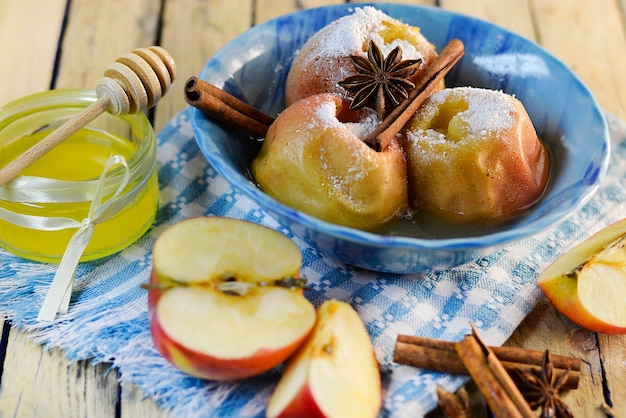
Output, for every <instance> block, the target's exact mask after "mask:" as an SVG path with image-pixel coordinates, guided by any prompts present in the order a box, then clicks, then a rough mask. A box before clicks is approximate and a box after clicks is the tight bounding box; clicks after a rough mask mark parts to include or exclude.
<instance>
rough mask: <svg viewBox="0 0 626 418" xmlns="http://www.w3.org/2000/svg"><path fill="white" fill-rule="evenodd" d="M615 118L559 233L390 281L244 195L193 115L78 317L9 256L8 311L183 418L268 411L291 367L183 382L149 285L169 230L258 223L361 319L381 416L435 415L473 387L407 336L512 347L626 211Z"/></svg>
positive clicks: (621, 143) (0, 296)
mask: <svg viewBox="0 0 626 418" xmlns="http://www.w3.org/2000/svg"><path fill="white" fill-rule="evenodd" d="M608 118H609V124H610V127H611V133H612V146H613V152H612V161H611V165H610V168H609V172H608V174H607V176H606V177H605V179H604V181H603V183H602V185H601V188H600V190H599V191H598V193H597V194H596V195H595V196H594V198H593V199H592V200H591V201H590V202H589V203H588V204H586V205H585V206H584V207H583V208H582V209H581V210H579V211H578V212H577V213H576V214H574V215H573V216H571V217H570V218H568V219H567V220H566V221H564V222H562V223H561V224H560V225H559V226H558V227H556V228H553V229H551V230H549V231H546V232H543V233H541V234H540V235H538V236H535V237H533V238H530V239H526V240H524V241H522V242H517V243H515V244H512V245H510V246H508V247H507V248H506V249H504V250H501V251H497V252H494V253H492V254H490V255H488V256H486V257H484V258H481V259H478V260H475V261H473V262H470V263H467V264H464V265H461V266H458V267H456V268H452V269H449V270H441V271H434V272H431V273H428V274H423V275H390V274H379V273H374V272H370V271H363V270H359V269H354V268H352V267H350V266H346V265H344V264H342V263H340V262H338V261H337V260H335V259H333V258H331V257H328V256H327V255H324V254H322V253H321V252H320V250H319V249H317V248H313V247H310V246H307V245H306V244H305V243H304V242H303V241H302V240H300V239H298V238H297V237H294V236H293V234H292V233H291V231H290V230H289V229H288V228H287V227H286V226H285V225H282V224H281V223H279V222H277V221H276V220H275V219H273V218H272V217H270V216H268V215H267V214H266V213H265V212H264V211H263V210H262V209H261V208H259V207H258V206H257V205H256V204H255V203H254V202H252V201H250V200H249V199H247V198H246V197H244V196H242V195H241V194H240V193H238V192H237V191H236V190H234V189H233V188H232V187H231V186H230V185H229V184H227V183H226V181H225V180H224V179H223V178H222V177H221V176H219V175H218V174H217V173H216V172H215V171H214V170H213V168H212V167H211V166H209V165H208V163H207V162H206V160H205V158H204V156H203V155H202V154H201V153H200V151H199V148H198V147H197V145H196V143H195V140H194V138H193V133H192V130H191V125H190V121H189V118H188V113H187V112H186V111H183V112H181V113H180V114H179V115H178V116H177V117H176V118H175V119H174V120H172V122H171V123H170V124H169V125H168V126H167V127H166V128H165V129H164V130H163V131H162V132H161V133H160V134H159V136H158V139H159V151H158V163H159V177H160V182H161V207H160V209H159V211H158V214H157V220H156V223H155V226H154V227H153V228H152V229H151V230H150V232H148V233H147V234H146V235H145V236H144V237H143V238H141V239H140V240H139V241H138V242H137V243H135V244H134V245H132V246H130V247H129V248H127V249H126V250H124V251H122V252H121V253H119V254H117V255H114V256H110V257H107V258H105V259H102V260H98V261H94V262H89V263H83V264H81V265H80V266H79V270H78V273H77V278H76V284H75V288H74V292H73V294H72V303H71V305H70V311H69V313H67V314H65V315H62V316H60V317H59V318H58V319H57V321H56V322H55V323H53V324H49V325H46V326H44V327H40V325H38V324H37V321H36V317H37V313H38V310H39V306H40V304H41V301H42V299H43V296H44V294H45V292H46V290H47V288H48V286H49V284H50V281H51V280H52V277H53V275H54V269H55V266H52V265H45V264H38V263H31V262H28V261H25V260H22V259H18V258H16V257H13V256H12V255H10V254H7V253H6V252H2V251H0V303H1V305H0V306H1V308H0V311H1V312H4V313H5V314H7V315H8V316H9V318H11V319H12V321H13V324H14V325H15V326H17V327H20V328H22V329H25V330H32V331H33V336H34V337H33V338H34V339H35V340H36V341H38V342H40V343H42V344H44V345H45V346H46V347H58V348H60V349H62V350H65V352H66V353H67V357H68V358H69V359H71V360H83V359H92V361H93V363H101V362H112V363H113V367H116V368H118V369H119V371H120V372H121V377H122V382H123V383H124V384H127V383H133V384H135V385H137V386H138V387H139V388H141V389H142V390H143V391H144V392H145V393H146V394H147V395H148V396H151V397H153V398H154V399H155V400H156V402H157V404H158V405H160V406H162V407H163V408H172V409H173V410H174V412H175V414H174V416H194V417H204V416H206V417H221V416H239V417H244V416H263V414H264V409H265V404H266V402H267V398H268V396H269V395H270V393H271V391H272V389H273V387H274V385H275V384H276V382H277V380H278V377H279V375H280V370H274V371H272V372H269V373H267V374H265V375H262V376H259V377H255V378H251V379H248V380H246V381H243V382H234V383H216V382H210V381H203V380H199V379H196V378H192V377H189V376H186V375H184V374H183V373H182V372H179V371H178V370H176V369H175V368H174V367H172V366H170V365H169V364H168V363H167V362H166V361H165V360H164V359H163V358H162V357H161V356H160V355H159V354H158V353H157V351H156V350H155V348H154V346H153V344H152V340H151V338H150V334H149V330H148V317H147V300H146V292H145V291H144V290H142V289H141V288H140V285H141V284H142V283H146V282H148V277H149V272H150V267H151V261H150V255H151V254H150V251H151V246H152V244H153V242H154V240H155V237H156V236H157V235H158V234H159V233H160V232H161V231H162V230H163V229H164V228H165V227H167V226H168V225H171V224H173V223H175V222H177V221H180V220H182V219H185V218H189V217H192V216H197V215H202V214H212V215H219V216H227V217H233V218H241V219H246V220H250V221H254V222H257V223H260V224H264V225H267V226H269V227H271V228H274V229H277V230H279V231H281V232H282V233H284V234H286V235H287V236H289V237H291V238H292V239H294V241H295V242H296V243H297V244H298V245H299V246H300V248H301V250H302V252H303V255H304V268H303V274H304V276H305V277H306V278H307V279H308V285H309V286H310V288H311V290H310V291H309V292H308V293H307V296H308V297H309V298H310V300H311V301H312V302H313V303H314V304H316V305H319V304H320V303H321V302H322V301H324V300H326V299H329V298H336V299H341V300H345V301H348V302H350V303H351V304H352V306H353V307H354V308H355V309H356V310H357V311H358V312H359V314H360V315H361V318H362V319H363V321H364V323H365V324H366V326H367V329H368V330H369V332H370V335H371V337H372V341H373V344H374V346H375V349H376V355H377V357H378V361H379V363H380V366H381V370H382V375H383V383H384V389H385V401H384V407H383V411H382V412H381V415H382V416H402V417H411V416H414V417H419V416H422V415H424V414H426V413H427V412H428V411H429V410H431V409H433V408H434V406H435V404H436V395H435V388H436V384H440V385H442V386H444V387H446V388H447V389H449V390H454V389H456V388H458V387H459V386H460V385H461V384H462V383H463V382H464V381H465V380H464V378H460V377H454V376H448V375H442V374H437V373H430V372H427V371H423V370H418V369H416V368H412V367H409V366H403V365H399V364H395V363H394V362H393V361H392V356H393V349H394V345H395V341H396V337H397V335H398V334H409V335H410V334H416V335H421V336H426V337H434V338H441V339H447V340H455V341H456V340H460V339H461V338H462V337H463V336H464V335H465V334H466V333H467V332H468V328H469V323H470V321H471V322H473V323H474V324H475V325H476V326H477V327H478V328H479V329H480V331H481V335H482V336H483V338H484V339H485V340H486V341H487V343H489V344H491V345H499V344H501V343H503V342H504V341H505V340H506V339H507V338H508V337H509V336H510V335H511V334H512V333H513V331H514V330H515V328H516V327H517V326H518V324H519V323H520V322H521V321H522V319H523V318H524V317H525V316H526V315H527V314H528V313H529V312H530V311H531V310H532V309H533V307H534V306H535V304H536V302H537V301H538V299H539V298H540V297H541V293H540V291H539V290H538V288H537V286H536V278H537V275H538V274H539V273H540V272H541V271H542V270H543V269H544V268H545V267H546V266H547V265H548V264H549V263H550V262H551V261H552V260H554V259H555V258H556V257H557V256H558V255H559V254H561V253H562V252H563V251H565V250H566V249H568V248H570V247H572V246H573V245H574V244H576V243H578V242H580V241H581V240H583V239H584V238H586V237H587V236H589V235H590V234H591V233H593V232H595V231H597V230H599V229H600V228H602V227H603V226H605V225H607V224H609V223H611V222H613V221H615V220H617V219H620V218H622V217H624V216H625V215H626V211H625V210H624V204H622V203H621V202H623V201H624V200H626V199H625V197H626V196H625V194H626V187H625V182H626V180H625V178H626V176H625V174H626V126H625V125H623V124H622V123H620V122H619V121H617V120H616V119H615V118H613V117H611V116H610V115H609V116H608Z"/></svg>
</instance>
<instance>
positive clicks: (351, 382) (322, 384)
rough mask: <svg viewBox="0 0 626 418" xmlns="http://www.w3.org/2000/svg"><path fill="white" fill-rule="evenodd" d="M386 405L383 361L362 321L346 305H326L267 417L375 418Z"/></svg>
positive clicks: (271, 402)
mask: <svg viewBox="0 0 626 418" xmlns="http://www.w3.org/2000/svg"><path fill="white" fill-rule="evenodd" d="M381 402H382V389H381V380H380V372H379V370H378V363H377V361H376V356H375V355H374V349H373V347H372V343H371V341H370V337H369V334H368V333H367V330H366V329H365V327H364V325H363V322H362V321H361V318H360V317H359V315H358V314H357V312H356V311H355V310H354V309H353V308H352V307H351V306H350V305H349V304H348V303H346V302H342V301H338V300H329V301H326V302H324V303H323V304H322V305H321V306H320V307H319V309H318V312H317V322H316V324H315V328H314V329H313V332H312V333H311V334H310V336H309V338H308V339H307V341H306V342H305V343H304V345H303V346H302V347H300V349H299V350H298V352H297V354H296V355H295V356H294V357H293V358H292V359H290V360H289V363H288V364H287V369H286V370H285V373H284V374H283V376H282V378H281V379H280V381H279V383H278V386H277V387H276V389H275V391H274V393H273V394H272V396H271V397H270V400H269V403H268V407H267V416H268V417H280V418H291V417H293V418H306V417H311V418H313V417H315V418H324V417H343V418H350V417H358V418H367V417H371V418H374V417H377V416H378V411H379V409H380V406H381Z"/></svg>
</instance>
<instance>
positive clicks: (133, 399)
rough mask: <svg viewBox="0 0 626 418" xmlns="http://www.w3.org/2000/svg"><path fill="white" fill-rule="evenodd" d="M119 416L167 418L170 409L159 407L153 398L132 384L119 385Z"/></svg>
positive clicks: (126, 417) (129, 417) (128, 417)
mask: <svg viewBox="0 0 626 418" xmlns="http://www.w3.org/2000/svg"><path fill="white" fill-rule="evenodd" d="M120 417H122V418H134V417H150V418H169V417H172V418H173V415H172V414H171V413H170V411H168V410H165V409H162V408H159V407H158V406H157V405H156V403H155V402H154V399H153V398H149V397H146V395H145V394H144V392H143V391H142V390H141V389H139V388H137V387H136V386H135V385H133V384H122V385H121V396H120Z"/></svg>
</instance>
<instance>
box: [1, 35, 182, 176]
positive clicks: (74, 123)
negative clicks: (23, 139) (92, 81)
mask: <svg viewBox="0 0 626 418" xmlns="http://www.w3.org/2000/svg"><path fill="white" fill-rule="evenodd" d="M175 76H176V63H175V62H174V60H173V59H172V57H171V56H170V54H169V53H168V52H167V51H166V50H165V49H163V48H161V47H159V46H151V47H149V48H138V49H135V50H133V51H132V52H129V53H127V54H124V55H122V56H121V57H119V58H118V59H117V60H116V61H115V62H114V63H113V64H111V65H110V66H109V67H108V68H107V69H106V70H105V72H104V76H103V77H102V79H101V80H100V83H99V84H98V86H97V88H96V94H97V96H98V100H96V101H95V102H94V103H92V104H91V105H89V106H88V107H87V108H85V110H83V111H82V112H81V113H79V114H78V115H76V117H74V118H73V119H71V120H69V121H67V122H65V123H64V124H63V125H61V126H60V127H58V128H57V129H56V130H54V131H53V132H52V133H51V134H50V135H48V136H46V137H45V138H44V139H42V140H41V141H39V142H38V143H37V144H35V145H33V146H32V147H31V148H29V149H28V150H26V151H25V152H24V153H23V154H21V155H19V156H18V157H17V158H15V159H14V160H13V161H11V162H10V163H9V164H7V165H6V166H4V167H3V168H2V169H0V186H2V185H3V184H5V183H7V182H8V181H10V180H12V179H13V178H15V177H16V176H17V175H18V174H19V173H20V172H21V171H22V170H24V169H25V168H26V167H28V166H29V165H31V164H32V163H34V162H35V161H37V160H38V159H39V158H41V157H42V156H43V155H44V154H46V153H47V152H48V151H50V150H51V149H52V148H54V147H56V146H57V145H59V144H60V143H61V142H63V140H65V139H66V138H67V137H69V136H70V135H72V134H73V133H75V132H76V131H78V130H79V129H81V128H83V127H84V126H85V125H87V124H88V123H89V122H91V121H92V120H94V119H95V118H96V117H98V116H99V115H101V114H102V113H104V112H105V111H107V110H108V111H109V112H110V113H112V114H113V115H122V114H132V113H137V112H140V111H143V110H145V109H149V108H150V107H152V106H154V105H155V104H156V102H158V101H159V99H160V98H161V97H162V96H163V95H164V94H165V93H166V92H167V90H168V89H169V87H170V86H171V85H172V82H173V81H174V77H175Z"/></svg>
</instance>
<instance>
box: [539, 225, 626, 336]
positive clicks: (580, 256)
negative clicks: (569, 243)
mask: <svg viewBox="0 0 626 418" xmlns="http://www.w3.org/2000/svg"><path fill="white" fill-rule="evenodd" d="M538 284H539V287H540V288H541V290H542V291H543V293H544V294H545V295H546V296H547V297H548V299H550V301H551V302H552V304H553V305H554V307H555V308H556V309H557V310H558V311H560V312H561V313H563V314H564V315H565V316H567V317H568V318H569V319H571V320H572V321H573V322H575V323H577V324H578V325H580V326H582V327H585V328H587V329H589V330H592V331H596V332H602V333H606V334H626V219H624V220H621V221H619V222H617V223H614V224H612V225H610V226H608V227H606V228H604V229H603V230H601V231H600V232H598V233H596V234H594V235H593V236H591V237H590V238H588V239H587V240H585V241H583V242H582V243H581V244H579V245H578V246H576V247H575V248H573V249H572V250H570V251H568V252H567V253H565V254H563V255H562V256H561V257H559V258H558V259H557V260H556V261H555V262H554V263H552V265H550V266H549V267H548V268H547V269H546V270H545V271H544V272H543V273H542V274H541V275H540V276H539V280H538Z"/></svg>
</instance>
